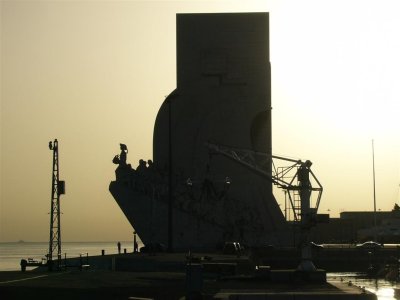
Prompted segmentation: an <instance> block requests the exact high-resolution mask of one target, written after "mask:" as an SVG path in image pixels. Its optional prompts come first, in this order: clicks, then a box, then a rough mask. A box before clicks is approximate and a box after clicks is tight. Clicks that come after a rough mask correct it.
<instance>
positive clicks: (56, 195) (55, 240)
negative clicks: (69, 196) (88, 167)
mask: <svg viewBox="0 0 400 300" xmlns="http://www.w3.org/2000/svg"><path fill="white" fill-rule="evenodd" d="M49 148H50V150H52V151H53V171H52V180H51V207H50V240H49V253H48V266H49V269H50V270H52V267H53V259H54V258H55V255H57V265H56V267H57V269H60V267H61V223H60V195H61V194H64V193H65V182H64V181H60V180H59V175H60V173H59V165H58V158H59V157H58V141H57V139H55V140H54V141H53V142H49Z"/></svg>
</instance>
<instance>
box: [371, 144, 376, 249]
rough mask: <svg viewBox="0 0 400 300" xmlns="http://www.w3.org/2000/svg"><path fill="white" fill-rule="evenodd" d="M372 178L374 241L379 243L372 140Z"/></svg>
mask: <svg viewBox="0 0 400 300" xmlns="http://www.w3.org/2000/svg"><path fill="white" fill-rule="evenodd" d="M372 176H373V186H374V239H375V242H376V241H377V232H376V231H377V230H376V190H375V152H374V140H372Z"/></svg>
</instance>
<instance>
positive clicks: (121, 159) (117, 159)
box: [113, 144, 128, 166]
mask: <svg viewBox="0 0 400 300" xmlns="http://www.w3.org/2000/svg"><path fill="white" fill-rule="evenodd" d="M119 145H120V149H121V153H120V154H119V155H115V156H114V158H113V163H114V164H116V165H120V166H126V155H127V154H128V147H127V146H126V145H125V144H119Z"/></svg>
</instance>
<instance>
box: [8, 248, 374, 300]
mask: <svg viewBox="0 0 400 300" xmlns="http://www.w3.org/2000/svg"><path fill="white" fill-rule="evenodd" d="M265 254H266V253H265ZM256 255H259V257H258V258H255V256H256ZM87 259H88V261H84V264H85V267H84V268H81V265H82V261H81V259H80V258H70V259H67V261H66V262H67V267H66V269H65V270H61V271H53V272H49V271H47V269H46V268H44V267H41V268H36V269H33V270H27V271H26V272H21V271H19V272H17V271H13V272H0V295H1V299H26V297H27V296H29V295H33V294H34V295H35V296H36V295H37V296H38V298H39V299H55V298H58V299H71V298H73V299H137V298H149V299H185V297H186V296H187V298H186V299H221V300H222V299H298V300H299V299H376V296H375V295H373V294H371V293H369V292H368V291H365V290H364V289H362V288H361V287H357V286H354V285H352V284H350V283H346V282H343V283H337V282H335V283H331V282H329V281H328V282H327V281H326V273H325V271H324V270H317V271H316V272H313V273H309V272H299V271H296V270H295V268H296V265H292V266H291V268H276V267H272V266H268V265H258V266H257V268H256V266H255V263H256V264H258V263H257V262H256V259H259V260H260V261H261V260H263V259H264V258H263V254H262V253H261V254H254V253H252V254H250V255H242V256H239V257H238V256H235V255H222V254H209V253H208V254H194V255H193V254H192V255H191V256H190V259H189V258H188V256H187V253H173V254H168V253H158V254H152V255H149V254H144V253H130V254H116V255H104V256H91V257H88V258H87ZM297 263H298V262H296V264H297ZM310 274H311V275H310Z"/></svg>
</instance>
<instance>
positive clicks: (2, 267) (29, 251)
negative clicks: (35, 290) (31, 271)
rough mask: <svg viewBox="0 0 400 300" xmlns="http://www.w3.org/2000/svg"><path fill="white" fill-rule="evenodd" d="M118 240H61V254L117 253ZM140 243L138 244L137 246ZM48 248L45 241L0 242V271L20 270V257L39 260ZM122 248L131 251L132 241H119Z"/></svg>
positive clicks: (68, 255)
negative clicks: (102, 251)
mask: <svg viewBox="0 0 400 300" xmlns="http://www.w3.org/2000/svg"><path fill="white" fill-rule="evenodd" d="M117 243H118V242H63V243H62V248H61V249H62V255H63V257H64V253H66V254H67V258H68V257H78V256H79V254H81V253H85V254H86V253H88V254H89V256H93V255H101V250H104V251H105V253H106V254H113V253H114V254H115V253H118V246H117ZM141 246H142V245H141V244H139V247H141ZM48 249H49V243H47V242H18V243H0V271H13V270H20V261H21V259H22V258H25V259H27V258H33V259H34V260H39V261H40V260H41V259H42V258H44V257H45V255H46V253H47V252H48ZM124 249H126V251H127V252H128V253H129V252H133V242H123V241H121V251H122V252H123V251H124Z"/></svg>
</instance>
